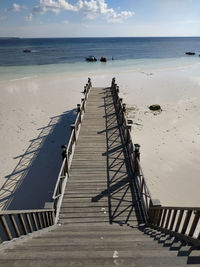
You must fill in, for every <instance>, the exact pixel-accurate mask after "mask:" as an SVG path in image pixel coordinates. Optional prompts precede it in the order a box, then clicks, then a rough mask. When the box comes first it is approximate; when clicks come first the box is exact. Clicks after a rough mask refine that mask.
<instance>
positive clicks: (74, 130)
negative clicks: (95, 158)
mask: <svg viewBox="0 0 200 267" xmlns="http://www.w3.org/2000/svg"><path fill="white" fill-rule="evenodd" d="M91 87H92V83H91V79H90V78H88V83H87V84H86V85H85V86H84V98H81V104H77V117H76V120H75V122H74V124H71V136H70V139H69V142H68V145H67V146H66V145H63V146H62V157H63V161H62V165H61V169H60V172H59V175H58V178H57V182H56V186H55V189H54V192H53V197H52V199H53V202H54V209H55V222H56V223H57V221H58V217H59V212H60V208H61V203H62V199H63V195H64V190H65V186H66V183H67V180H68V177H69V170H70V166H71V162H72V158H73V152H74V149H75V145H76V141H77V138H78V134H79V131H80V126H81V123H82V119H83V115H84V113H85V108H86V104H87V99H88V95H89V92H90V89H91Z"/></svg>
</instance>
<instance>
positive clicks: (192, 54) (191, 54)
mask: <svg viewBox="0 0 200 267" xmlns="http://www.w3.org/2000/svg"><path fill="white" fill-rule="evenodd" d="M185 54H186V55H189V56H194V55H195V53H194V52H185Z"/></svg>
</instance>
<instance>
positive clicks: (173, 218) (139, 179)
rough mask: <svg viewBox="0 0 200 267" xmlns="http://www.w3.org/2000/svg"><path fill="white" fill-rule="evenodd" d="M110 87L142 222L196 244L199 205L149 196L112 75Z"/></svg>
mask: <svg viewBox="0 0 200 267" xmlns="http://www.w3.org/2000/svg"><path fill="white" fill-rule="evenodd" d="M111 88H112V92H113V97H114V99H115V102H116V107H117V112H118V119H119V123H120V124H121V129H122V131H123V136H124V141H125V142H126V148H127V152H128V157H129V162H130V167H131V170H132V173H133V177H134V182H135V184H136V187H137V190H138V194H139V200H140V201H141V206H142V210H143V215H144V219H145V222H146V224H147V225H149V226H151V227H152V228H155V229H158V230H160V231H162V232H164V233H168V234H170V235H171V236H175V237H176V238H178V239H179V240H182V241H184V242H186V243H189V244H192V245H195V246H200V207H167V206H161V204H160V201H159V200H157V199H152V196H151V193H150V190H149V189H148V186H147V184H146V181H145V177H144V174H143V171H142V167H141V164H140V146H139V145H138V144H133V141H132V137H131V124H130V123H129V121H130V120H127V118H126V114H125V113H126V105H125V104H124V103H122V98H120V97H119V86H117V84H116V83H115V78H113V79H112V83H111Z"/></svg>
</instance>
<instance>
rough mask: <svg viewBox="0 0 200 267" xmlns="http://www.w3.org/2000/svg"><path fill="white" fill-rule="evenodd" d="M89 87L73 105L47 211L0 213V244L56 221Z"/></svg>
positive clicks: (86, 87)
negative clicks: (72, 118) (74, 111)
mask: <svg viewBox="0 0 200 267" xmlns="http://www.w3.org/2000/svg"><path fill="white" fill-rule="evenodd" d="M91 87H92V83H91V79H90V78H88V83H87V84H86V86H84V98H82V99H81V104H78V105H77V116H76V120H75V123H74V124H72V125H71V136H70V139H69V142H68V145H67V146H65V145H63V146H62V158H63V160H62V165H61V168H60V171H59V174H58V178H57V181H56V185H55V188H54V192H53V196H52V202H50V203H49V202H47V203H46V205H45V206H46V207H50V208H44V209H34V210H4V211H0V229H1V235H0V242H1V241H4V240H12V239H13V238H16V237H20V236H21V235H27V234H29V233H32V232H34V231H37V230H40V229H43V228H46V227H49V226H52V225H54V224H56V223H57V222H58V217H59V212H60V207H61V203H62V198H63V195H64V190H65V186H66V183H67V179H68V177H69V170H70V166H71V162H72V158H73V152H74V148H75V145H76V141H77V137H78V134H79V131H80V126H81V122H82V119H83V115H84V113H85V108H86V102H87V99H88V94H89V91H90V88H91Z"/></svg>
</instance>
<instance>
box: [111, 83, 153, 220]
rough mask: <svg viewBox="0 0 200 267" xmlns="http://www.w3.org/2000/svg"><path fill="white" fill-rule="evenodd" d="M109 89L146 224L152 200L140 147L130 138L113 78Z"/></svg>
mask: <svg viewBox="0 0 200 267" xmlns="http://www.w3.org/2000/svg"><path fill="white" fill-rule="evenodd" d="M111 88H112V92H113V97H114V100H115V106H116V112H117V115H118V120H119V123H120V125H121V130H122V136H123V137H124V141H125V143H126V148H127V153H128V156H129V163H130V167H131V170H132V173H133V177H134V182H135V185H136V187H137V192H138V197H139V201H140V203H141V206H142V211H143V217H144V220H145V222H147V221H148V210H149V207H150V205H151V203H152V198H151V194H150V191H149V189H148V187H147V184H146V181H145V178H144V174H143V171H142V168H141V166H140V146H139V145H138V144H133V141H132V137H131V124H132V121H130V120H128V119H127V118H126V105H125V104H124V103H122V98H120V97H119V87H118V86H117V84H116V83H115V78H113V79H112V84H111Z"/></svg>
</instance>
